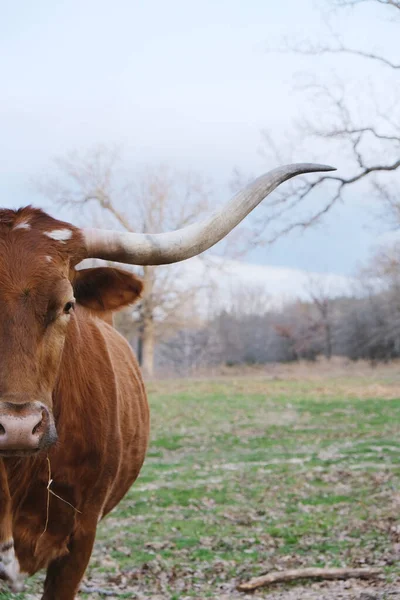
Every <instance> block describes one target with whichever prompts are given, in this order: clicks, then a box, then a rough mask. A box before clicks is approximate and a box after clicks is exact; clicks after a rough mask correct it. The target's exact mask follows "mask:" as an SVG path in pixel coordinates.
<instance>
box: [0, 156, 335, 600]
mask: <svg viewBox="0 0 400 600" xmlns="http://www.w3.org/2000/svg"><path fill="white" fill-rule="evenodd" d="M323 170H329V167H325V166H323V165H322V166H321V165H310V164H300V165H289V166H287V167H282V168H279V169H276V170H274V171H271V172H270V173H268V174H266V175H264V176H263V177H261V178H259V179H258V180H256V181H255V182H254V183H253V184H250V185H249V186H248V187H247V188H245V190H243V191H242V192H240V193H239V194H237V195H236V196H235V197H234V198H233V199H231V201H230V202H229V203H228V204H227V205H226V206H223V207H222V208H221V209H219V210H217V211H215V212H214V213H213V214H212V215H211V216H210V217H208V218H207V219H206V220H204V221H202V222H200V223H195V224H194V225H190V226H188V227H186V228H184V229H182V230H178V231H176V232H172V233H164V234H154V235H148V234H145V235H144V234H143V235H142V234H135V233H121V232H114V231H104V230H93V229H92V230H90V229H79V228H77V227H75V226H73V225H71V224H69V223H66V222H63V221H60V220H58V219H55V218H53V217H51V216H49V215H48V214H46V213H45V212H43V211H42V210H40V209H37V208H32V207H30V206H28V207H25V208H22V209H19V210H10V209H2V210H0V494H1V496H0V524H1V527H0V578H2V579H4V580H5V581H6V582H7V583H8V584H9V586H10V587H11V588H12V589H13V590H20V589H22V586H23V577H24V576H25V575H32V574H34V573H36V572H37V571H39V570H41V569H45V570H46V577H45V582H44V591H43V596H42V600H73V599H74V598H75V597H76V594H77V592H78V589H79V586H80V582H81V580H82V578H83V576H84V573H85V570H86V567H87V565H88V563H89V560H90V556H91V552H92V548H93V543H94V540H95V535H96V528H97V524H98V522H99V520H100V519H102V518H103V517H104V516H105V515H107V514H108V513H109V512H110V511H111V510H112V509H113V508H114V507H115V506H116V505H117V504H118V503H119V502H120V500H121V499H122V498H123V496H124V495H125V494H126V492H127V491H128V490H129V488H130V486H131V485H132V483H133V482H134V481H135V479H136V478H137V476H138V475H139V472H140V469H141V467H142V464H143V461H144V458H145V454H146V448H147V445H148V440H149V408H148V404H147V399H146V392H145V387H144V383H143V380H142V377H141V374H140V370H139V367H138V364H137V362H136V359H135V357H134V355H133V353H132V350H131V348H130V347H129V345H128V343H127V342H126V341H125V340H124V339H123V338H122V337H121V335H119V333H118V332H117V331H116V330H115V329H114V328H113V326H112V319H111V315H112V313H114V312H115V311H118V310H119V309H121V308H122V307H124V306H128V305H130V304H133V303H134V302H136V301H137V300H138V299H139V298H140V294H141V292H142V283H141V281H140V280H139V279H138V278H137V277H136V276H135V275H134V274H133V273H131V272H128V271H125V270H122V269H120V268H114V267H97V268H90V269H83V268H79V263H80V262H81V261H82V260H84V259H86V258H100V259H106V260H109V261H117V262H120V263H125V264H131V265H147V264H153V265H156V264H167V263H172V262H177V261H179V260H183V259H185V258H189V257H190V256H194V255H196V254H199V253H200V252H203V251H204V250H206V249H207V248H209V247H211V246H212V245H213V244H215V243H216V242H217V241H219V240H220V239H222V238H223V237H224V236H225V235H227V233H228V232H229V231H230V230H231V229H233V227H235V226H236V225H237V224H238V223H239V222H240V221H241V220H242V219H243V218H244V217H245V216H246V215H247V214H248V213H249V212H250V211H251V210H252V209H253V208H254V207H255V206H256V205H257V204H259V203H260V202H261V200H262V199H263V198H264V197H265V196H266V195H267V194H269V193H270V192H271V191H272V190H273V189H274V188H275V187H277V186H278V185H279V184H280V183H282V182H283V181H285V180H286V179H289V178H290V177H293V176H295V175H298V174H301V173H307V172H313V171H323Z"/></svg>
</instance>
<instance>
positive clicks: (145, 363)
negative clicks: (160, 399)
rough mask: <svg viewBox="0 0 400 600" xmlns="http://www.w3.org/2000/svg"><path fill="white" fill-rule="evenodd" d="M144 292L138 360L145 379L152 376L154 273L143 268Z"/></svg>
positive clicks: (149, 268) (150, 269)
mask: <svg viewBox="0 0 400 600" xmlns="http://www.w3.org/2000/svg"><path fill="white" fill-rule="evenodd" d="M143 282H144V292H143V296H142V306H141V311H140V313H141V319H140V328H139V343H138V360H139V364H140V366H141V367H142V372H143V375H144V376H145V377H153V375H154V346H155V343H154V314H153V313H154V310H153V284H154V273H153V270H152V268H151V267H143Z"/></svg>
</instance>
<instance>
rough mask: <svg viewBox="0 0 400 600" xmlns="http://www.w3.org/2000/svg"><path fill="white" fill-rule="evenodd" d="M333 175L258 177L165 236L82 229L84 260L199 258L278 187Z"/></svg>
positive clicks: (305, 168) (304, 168)
mask: <svg viewBox="0 0 400 600" xmlns="http://www.w3.org/2000/svg"><path fill="white" fill-rule="evenodd" d="M318 171H335V169H334V168H333V167H329V166H326V165H314V164H308V163H300V164H294V165H287V166H284V167H278V168H277V169H274V170H273V171H270V172H269V173H266V174H265V175H261V177H258V179H256V180H255V181H253V182H252V183H250V184H249V185H248V186H247V187H246V188H245V189H244V190H242V191H241V192H238V193H237V194H236V195H235V196H234V197H233V198H231V200H229V202H227V203H226V204H225V205H223V206H221V207H220V208H218V209H217V210H215V211H214V212H213V213H211V215H209V216H208V217H206V218H205V219H204V220H203V221H200V222H197V223H193V224H192V225H188V226H187V227H184V228H183V229H177V230H176V231H171V232H169V233H156V234H147V233H128V232H120V231H108V230H105V229H82V234H83V237H84V240H85V245H86V250H87V255H86V256H87V258H103V259H105V260H112V261H116V262H121V263H126V264H132V265H166V264H169V263H174V262H179V261H181V260H185V259H186V258H191V257H192V256H196V255H197V254H201V253H202V252H204V251H205V250H208V248H211V246H214V244H216V243H217V242H219V241H220V240H222V239H223V238H224V237H225V236H226V235H227V234H228V233H229V232H230V231H231V230H232V229H233V228H234V227H236V225H238V224H239V223H240V222H241V221H242V220H243V219H244V218H245V217H246V216H247V215H248V214H249V213H250V212H251V211H252V210H253V209H254V208H255V207H256V206H257V205H258V204H260V202H261V201H262V200H264V198H265V197H266V196H268V194H270V193H271V192H272V191H273V190H274V189H275V188H276V187H278V185H280V184H281V183H283V182H284V181H287V180H288V179H290V178H291V177H295V176H296V175H301V174H302V173H315V172H318Z"/></svg>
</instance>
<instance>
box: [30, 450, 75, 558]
mask: <svg viewBox="0 0 400 600" xmlns="http://www.w3.org/2000/svg"><path fill="white" fill-rule="evenodd" d="M46 460H47V466H48V472H49V476H48V482H47V501H46V522H45V525H44V529H43V531H42V533H41V534H40V536H39V538H38V541H37V542H36V549H37V547H38V545H39V542H40V540H41V539H42V537H43V536H44V534H45V533H46V531H47V528H48V525H49V515H50V494H52V495H53V496H55V497H56V498H58V499H59V500H61V502H64V503H65V504H68V506H70V507H71V508H72V509H73V510H74V511H75V512H77V513H79V514H82V511H80V510H78V509H77V508H75V506H73V504H71V503H70V502H68V500H64V498H61V496H59V495H58V494H56V493H55V492H53V490H52V489H50V487H51V484H52V483H53V481H54V480H53V479H52V477H51V463H50V459H49V457H48V456H47V457H46ZM36 549H35V553H36Z"/></svg>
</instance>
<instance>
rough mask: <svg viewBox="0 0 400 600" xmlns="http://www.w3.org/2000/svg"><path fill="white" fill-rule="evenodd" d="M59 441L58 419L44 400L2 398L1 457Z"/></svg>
mask: <svg viewBox="0 0 400 600" xmlns="http://www.w3.org/2000/svg"><path fill="white" fill-rule="evenodd" d="M56 441H57V432H56V428H55V425H54V419H53V416H52V414H51V413H50V411H49V410H48V408H47V407H46V406H45V405H44V404H42V403H41V402H25V403H23V404H17V403H15V402H4V401H3V402H1V401H0V456H26V455H29V454H35V453H37V452H39V451H40V450H44V449H46V448H49V447H50V446H52V445H53V444H54V443H55V442H56Z"/></svg>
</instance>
